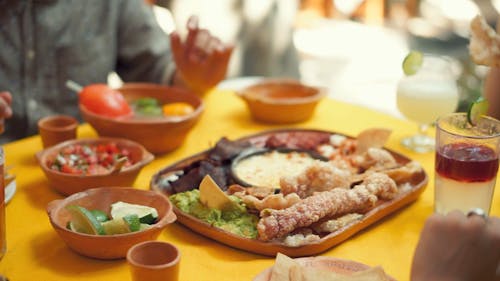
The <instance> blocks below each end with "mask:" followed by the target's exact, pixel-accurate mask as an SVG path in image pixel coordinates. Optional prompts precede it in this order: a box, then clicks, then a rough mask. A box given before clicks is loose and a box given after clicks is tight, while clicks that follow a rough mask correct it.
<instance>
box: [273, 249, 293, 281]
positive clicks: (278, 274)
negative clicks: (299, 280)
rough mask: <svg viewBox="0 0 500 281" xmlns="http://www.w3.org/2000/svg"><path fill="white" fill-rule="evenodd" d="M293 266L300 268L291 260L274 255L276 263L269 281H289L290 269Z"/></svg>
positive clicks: (283, 256)
mask: <svg viewBox="0 0 500 281" xmlns="http://www.w3.org/2000/svg"><path fill="white" fill-rule="evenodd" d="M293 266H300V265H299V263H298V262H296V261H295V260H293V259H292V258H290V257H288V256H286V255H283V254H282V253H278V254H277V255H276V261H275V263H274V266H273V270H272V272H271V278H270V279H269V281H289V280H290V268H291V267H293Z"/></svg>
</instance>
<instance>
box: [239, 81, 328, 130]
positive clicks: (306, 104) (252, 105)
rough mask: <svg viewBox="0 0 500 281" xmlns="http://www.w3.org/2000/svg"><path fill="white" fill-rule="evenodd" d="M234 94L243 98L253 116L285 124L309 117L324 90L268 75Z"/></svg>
mask: <svg viewBox="0 0 500 281" xmlns="http://www.w3.org/2000/svg"><path fill="white" fill-rule="evenodd" d="M237 94H238V96H240V97H241V98H242V99H243V100H244V101H245V102H246V104H247V106H248V109H249V110H250V113H251V114H252V117H253V118H254V119H255V120H257V121H260V122H265V123H278V124H285V123H297V122H302V121H305V120H307V119H309V118H310V117H311V116H312V115H313V113H314V110H315V108H316V105H317V104H318V102H319V101H320V100H321V99H322V98H323V97H324V96H325V94H326V91H325V90H324V89H320V88H316V87H311V86H307V85H304V84H302V83H300V82H299V81H295V80H287V79H267V80H263V81H261V82H258V83H256V84H254V85H251V86H249V87H246V88H244V89H242V90H240V91H237Z"/></svg>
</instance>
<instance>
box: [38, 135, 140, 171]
mask: <svg viewBox="0 0 500 281" xmlns="http://www.w3.org/2000/svg"><path fill="white" fill-rule="evenodd" d="M123 157H125V158H126V161H125V164H124V165H123V167H128V166H130V165H132V164H134V163H133V162H132V160H131V159H130V151H129V150H128V149H126V148H119V147H118V146H117V145H116V143H107V144H98V145H80V144H77V145H70V146H67V147H64V148H62V149H61V151H59V153H58V154H57V156H56V157H55V158H54V159H51V160H49V161H47V166H48V167H50V169H52V170H56V171H59V172H63V173H68V174H77V175H98V174H105V173H108V172H109V171H110V170H111V169H112V168H113V167H114V165H115V164H116V162H117V161H118V159H121V158H123Z"/></svg>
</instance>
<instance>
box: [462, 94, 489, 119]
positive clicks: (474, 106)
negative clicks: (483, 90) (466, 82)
mask: <svg viewBox="0 0 500 281" xmlns="http://www.w3.org/2000/svg"><path fill="white" fill-rule="evenodd" d="M489 106H490V104H489V102H488V101H487V100H486V99H484V98H483V97H479V98H478V99H477V100H476V101H474V102H472V103H471V104H470V106H469V111H467V121H469V124H471V125H473V126H475V125H476V124H477V121H478V119H479V117H481V116H483V115H486V113H488V107H489Z"/></svg>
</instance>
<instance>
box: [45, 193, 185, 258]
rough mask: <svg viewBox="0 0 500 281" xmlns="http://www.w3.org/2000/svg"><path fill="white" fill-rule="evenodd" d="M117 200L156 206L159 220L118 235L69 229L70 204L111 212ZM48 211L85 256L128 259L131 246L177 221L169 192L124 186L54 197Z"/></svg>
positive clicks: (59, 229)
mask: <svg viewBox="0 0 500 281" xmlns="http://www.w3.org/2000/svg"><path fill="white" fill-rule="evenodd" d="M117 201H123V202H127V203H131V204H140V205H145V206H150V207H154V208H156V210H157V211H158V221H157V222H156V223H155V224H152V225H151V227H150V228H148V229H146V230H142V231H137V232H131V233H125V234H115V235H91V234H84V233H78V232H74V231H71V230H69V229H67V228H66V225H67V223H68V222H69V221H70V219H71V215H70V213H69V212H68V211H67V210H66V209H65V207H66V206H69V205H79V206H82V207H84V208H87V209H89V210H95V209H97V210H102V211H104V212H107V213H108V214H109V212H110V206H111V204H113V203H115V202H117ZM47 214H48V216H49V219H50V223H51V224H52V227H54V229H55V230H56V232H57V234H58V235H59V236H60V237H61V238H62V240H64V242H66V244H67V245H68V247H70V248H71V249H72V250H74V251H75V252H77V253H79V254H81V255H84V256H87V257H91V258H97V259H119V258H124V257H126V255H127V251H128V249H129V248H130V247H132V246H133V245H135V244H137V243H140V242H143V241H148V240H155V239H156V238H157V237H158V235H159V234H160V233H161V231H162V230H163V229H164V228H165V227H166V226H167V225H168V224H169V223H172V222H174V221H175V220H176V216H175V214H174V213H173V210H172V205H171V204H170V201H169V200H168V198H167V197H166V196H165V195H162V194H160V193H157V192H155V191H151V190H140V189H133V188H122V187H102V188H93V189H89V190H86V191H82V192H79V193H75V194H73V195H71V196H69V197H67V198H65V199H60V200H54V201H52V202H50V203H49V204H48V205H47Z"/></svg>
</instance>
